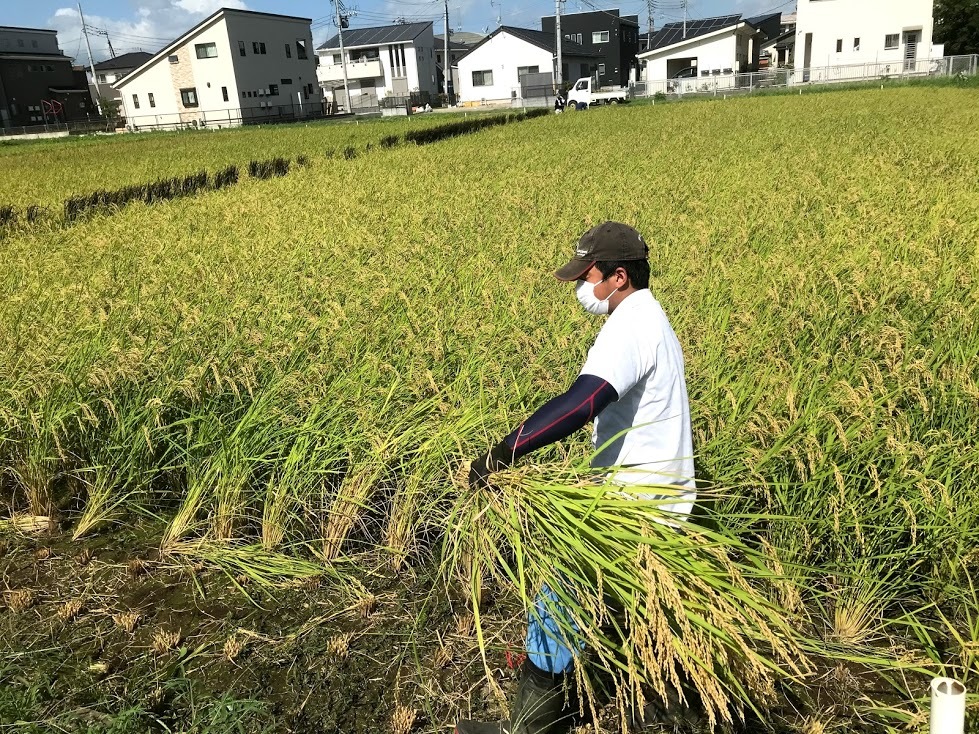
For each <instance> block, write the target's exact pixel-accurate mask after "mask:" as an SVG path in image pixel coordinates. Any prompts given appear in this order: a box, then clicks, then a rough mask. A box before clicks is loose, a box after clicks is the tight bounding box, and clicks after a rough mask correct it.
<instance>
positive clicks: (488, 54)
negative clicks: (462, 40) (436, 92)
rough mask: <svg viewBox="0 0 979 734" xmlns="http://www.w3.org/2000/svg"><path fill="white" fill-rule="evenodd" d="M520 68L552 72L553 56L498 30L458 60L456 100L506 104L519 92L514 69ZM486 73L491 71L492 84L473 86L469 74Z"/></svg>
mask: <svg viewBox="0 0 979 734" xmlns="http://www.w3.org/2000/svg"><path fill="white" fill-rule="evenodd" d="M521 66H536V67H538V68H539V69H540V71H541V73H547V72H553V70H554V55H553V54H552V53H551V52H550V51H545V50H544V49H542V48H540V47H538V46H535V45H533V44H532V43H527V42H526V41H523V40H521V39H519V38H517V37H515V36H511V35H510V34H508V33H507V32H506V31H500V32H499V33H497V34H496V35H495V36H493V38H491V39H490V40H488V41H487V42H486V43H484V44H483V45H482V46H480V47H479V48H477V49H476V50H475V51H473V52H472V53H470V54H469V55H468V56H466V57H464V58H462V59H460V60H459V86H458V94H459V101H460V102H470V103H472V102H480V101H481V100H484V99H485V100H486V101H487V102H491V101H495V102H499V101H509V100H510V99H511V98H512V96H511V95H512V93H513V91H514V90H518V89H519V86H520V83H519V81H518V79H517V68H518V67H521ZM488 70H491V71H492V72H493V85H492V86H479V87H476V86H473V77H472V73H473V72H474V71H488ZM518 95H519V91H518Z"/></svg>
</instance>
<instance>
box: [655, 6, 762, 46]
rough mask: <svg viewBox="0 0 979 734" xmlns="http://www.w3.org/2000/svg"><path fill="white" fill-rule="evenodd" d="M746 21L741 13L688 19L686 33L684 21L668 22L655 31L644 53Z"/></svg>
mask: <svg viewBox="0 0 979 734" xmlns="http://www.w3.org/2000/svg"><path fill="white" fill-rule="evenodd" d="M744 22H745V21H743V20H742V19H741V15H740V14H738V15H720V16H717V17H715V18H700V19H695V20H688V21H687V23H686V26H687V30H686V35H684V32H683V25H684V24H683V23H667V24H666V25H664V26H663V27H662V28H660V29H659V30H658V31H656V32H654V33H653V37H652V38H651V39H650V40H649V49H648V50H647V51H645V52H644V53H649V52H650V51H657V50H659V49H661V48H666V47H667V46H673V45H675V44H677V43H685V42H686V41H689V40H691V39H693V38H697V37H698V36H706V35H708V34H709V33H715V32H717V31H720V30H724V29H725V28H732V27H734V26H737V25H739V24H740V23H744Z"/></svg>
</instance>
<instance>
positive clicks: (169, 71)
mask: <svg viewBox="0 0 979 734" xmlns="http://www.w3.org/2000/svg"><path fill="white" fill-rule="evenodd" d="M310 23H311V20H310V19H309V18H297V17H293V16H288V15H273V14H271V13H259V12H254V11H250V10H236V9H231V8H221V9H220V10H218V11H217V12H215V13H213V14H212V15H210V16H208V17H207V18H205V19H204V20H203V21H201V22H200V23H198V24H197V25H196V26H194V27H193V28H191V29H190V30H189V31H187V32H186V33H184V34H183V35H182V36H180V37H179V38H178V39H176V40H175V41H173V42H172V43H169V44H167V45H166V46H164V47H163V49H161V50H160V51H159V52H158V53H156V54H154V55H153V56H152V57H151V58H150V59H149V60H148V61H146V62H145V63H144V64H142V65H140V66H139V67H137V68H136V69H134V70H133V71H131V72H129V74H127V75H126V76H124V77H123V78H122V79H120V80H117V81H116V82H115V83H114V84H113V85H112V86H113V87H114V88H115V89H116V90H118V91H119V93H120V94H121V95H122V103H123V108H124V112H125V116H126V118H127V121H128V123H129V124H130V125H131V126H132V127H134V128H136V129H140V130H142V129H147V128H164V127H175V126H182V125H205V126H209V127H224V126H229V125H240V124H242V123H251V122H262V121H266V120H269V119H283V118H285V119H291V118H296V117H305V116H307V115H310V114H320V113H321V112H322V109H323V102H322V96H321V94H320V89H319V85H317V83H316V54H315V53H313V38H312V35H311V32H310Z"/></svg>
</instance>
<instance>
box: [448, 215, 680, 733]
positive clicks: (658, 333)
mask: <svg viewBox="0 0 979 734" xmlns="http://www.w3.org/2000/svg"><path fill="white" fill-rule="evenodd" d="M648 253H649V250H648V248H647V246H646V242H645V241H644V240H643V238H642V235H641V234H639V232H637V231H636V230H635V229H633V228H632V227H630V226H628V225H626V224H620V223H618V222H605V223H603V224H599V225H598V226H597V227H593V228H592V229H590V230H588V231H587V232H585V234H584V235H582V236H581V238H580V239H579V240H578V243H577V246H576V248H575V253H574V257H572V258H571V260H570V262H568V263H567V264H566V265H564V266H563V267H562V268H560V269H559V270H557V272H556V273H555V275H556V276H557V278H558V280H562V281H566V282H570V283H575V292H576V295H577V298H578V301H579V302H580V303H581V306H582V308H584V309H585V310H586V311H587V312H588V313H590V314H594V315H596V316H602V315H605V314H608V319H607V320H606V321H605V323H604V324H603V326H602V329H601V331H600V332H599V334H598V337H597V338H596V339H595V343H594V345H593V346H592V347H591V349H590V350H589V352H588V357H587V359H586V360H585V364H584V367H582V369H581V374H579V375H578V378H577V379H576V380H575V381H574V383H573V384H572V385H571V387H570V388H568V390H567V392H565V393H564V394H563V395H559V396H558V397H556V398H554V399H552V400H550V401H549V402H547V403H545V404H544V405H543V406H542V407H541V408H540V409H539V410H537V412H535V413H534V414H533V415H532V416H530V417H529V418H528V419H527V420H526V421H524V422H523V423H521V424H520V425H519V426H518V427H517V428H516V430H514V431H513V432H512V433H510V435H508V436H507V437H506V438H504V439H503V440H502V441H501V442H500V443H498V444H497V445H496V446H494V447H493V448H492V449H491V450H490V451H489V453H487V454H486V455H485V456H483V457H481V458H479V459H477V460H476V461H474V462H473V463H472V466H471V467H470V471H469V483H470V485H471V486H473V487H486V486H488V479H489V477H490V475H491V474H492V473H493V472H494V471H499V470H500V469H503V468H506V467H507V466H509V465H510V464H512V463H513V462H514V461H516V460H517V459H519V458H520V457H522V456H525V455H527V454H529V453H530V452H532V451H534V450H536V449H539V448H541V447H542V446H546V445H548V444H551V443H553V442H555V441H560V440H561V439H563V438H566V437H567V436H570V435H571V434H572V433H574V432H575V431H577V430H579V429H581V428H583V427H584V426H585V425H586V424H587V423H588V422H589V421H592V420H593V421H594V429H593V432H592V441H593V443H594V445H595V447H596V448H602V450H601V451H600V452H598V453H597V454H596V455H595V457H594V458H593V460H592V465H593V466H595V467H610V469H609V473H608V475H607V481H608V482H610V483H615V484H620V485H660V486H662V485H674V486H676V488H677V491H676V495H675V496H676V502H675V503H673V504H672V505H668V506H665V507H664V508H663V509H664V510H665V511H668V512H673V513H675V514H676V515H678V516H685V515H687V514H689V513H690V511H691V509H692V507H693V501H694V499H695V496H696V495H695V482H694V465H693V441H692V438H691V433H690V408H689V404H688V401H687V388H686V382H685V380H684V375H683V352H682V350H681V349H680V343H679V341H678V340H677V337H676V334H674V333H673V329H672V327H671V326H670V322H669V320H668V319H667V317H666V314H665V313H664V312H663V309H662V307H661V306H660V304H659V302H658V301H657V300H656V299H655V298H654V297H653V294H652V293H651V292H650V291H649V261H648V259H647V258H648ZM603 447H604V448H603ZM611 467H615V468H614V469H611ZM651 492H652V493H651V494H650V495H648V496H650V497H655V496H656V494H655V491H654V490H652V491H651ZM641 496H647V495H641ZM671 496H673V495H671ZM556 606H559V605H558V604H557V597H556V595H555V594H554V593H553V591H551V590H550V589H546V588H545V589H544V590H543V591H542V592H541V595H540V596H539V597H538V600H537V603H536V604H535V609H534V610H533V611H532V612H531V614H530V616H529V621H528V627H527V638H526V650H527V659H526V661H525V662H524V668H523V671H522V675H521V679H520V683H519V685H518V688H517V695H516V700H515V701H514V703H513V706H512V707H511V716H510V721H508V722H492V723H488V722H477V721H460V722H459V723H458V724H457V725H456V732H457V734H501V733H502V734H555V733H556V732H559V731H564V730H566V729H567V728H569V726H570V723H571V716H572V714H573V710H572V709H574V708H576V707H573V706H572V707H568V706H566V704H565V696H564V694H563V688H564V684H565V679H566V678H567V677H568V674H569V673H570V672H571V670H572V667H573V665H574V660H575V657H576V656H577V654H578V653H579V652H580V648H579V649H572V647H570V646H569V645H568V644H566V643H565V642H563V640H564V639H565V638H564V637H563V635H562V634H561V633H560V631H559V625H558V622H557V620H556V619H555V615H556V614H559V610H557V609H555V607H556Z"/></svg>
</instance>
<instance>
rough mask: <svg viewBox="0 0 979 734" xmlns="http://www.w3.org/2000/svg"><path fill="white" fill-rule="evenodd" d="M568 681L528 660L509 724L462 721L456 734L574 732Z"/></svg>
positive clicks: (556, 733)
mask: <svg viewBox="0 0 979 734" xmlns="http://www.w3.org/2000/svg"><path fill="white" fill-rule="evenodd" d="M567 679H568V676H567V675H565V674H560V673H559V674H557V675H552V674H551V673H548V672H546V671H543V670H541V669H539V668H538V667H537V666H536V665H534V664H533V663H532V662H530V661H529V660H527V661H525V662H524V664H523V674H522V675H521V676H520V683H519V684H517V696H516V698H515V699H514V702H513V708H512V710H511V714H510V720H509V721H505V722H501V721H497V722H484V721H468V720H463V721H460V722H459V723H457V724H456V729H455V731H456V734H562V732H566V731H568V730H569V729H570V728H571V720H572V717H573V715H574V710H573V708H572V707H570V706H565V696H564V686H565V682H566V680H567ZM571 700H573V699H571Z"/></svg>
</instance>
